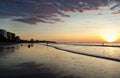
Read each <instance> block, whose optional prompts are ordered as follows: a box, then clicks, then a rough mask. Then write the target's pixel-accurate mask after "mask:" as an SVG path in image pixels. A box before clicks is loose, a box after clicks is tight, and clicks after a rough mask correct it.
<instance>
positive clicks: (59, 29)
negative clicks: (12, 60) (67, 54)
mask: <svg viewBox="0 0 120 78" xmlns="http://www.w3.org/2000/svg"><path fill="white" fill-rule="evenodd" d="M119 7H120V1H119V0H1V2H0V29H6V30H7V31H11V32H15V33H16V34H17V35H19V36H20V37H21V39H28V40H30V39H31V38H33V39H38V40H55V41H75V42H104V41H105V42H106V41H109V42H112V41H116V42H120V31H119V29H120V26H119V25H120V22H119V20H120V9H119Z"/></svg>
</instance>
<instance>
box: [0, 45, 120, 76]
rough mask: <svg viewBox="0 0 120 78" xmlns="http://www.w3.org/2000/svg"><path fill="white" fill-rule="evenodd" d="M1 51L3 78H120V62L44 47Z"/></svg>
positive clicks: (22, 46) (25, 47)
mask: <svg viewBox="0 0 120 78" xmlns="http://www.w3.org/2000/svg"><path fill="white" fill-rule="evenodd" d="M28 45H29V44H14V45H8V46H5V47H1V48H0V78H120V74H119V73H120V62H118V61H113V60H108V59H102V58H96V57H91V56H86V55H81V54H76V53H71V52H67V51H62V50H58V49H55V48H53V47H49V46H46V45H43V44H39V43H37V44H33V46H31V47H28Z"/></svg>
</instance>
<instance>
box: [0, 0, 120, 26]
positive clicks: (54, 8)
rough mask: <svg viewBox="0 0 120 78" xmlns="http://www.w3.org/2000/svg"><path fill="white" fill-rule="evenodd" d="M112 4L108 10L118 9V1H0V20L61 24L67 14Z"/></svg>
mask: <svg viewBox="0 0 120 78" xmlns="http://www.w3.org/2000/svg"><path fill="white" fill-rule="evenodd" d="M113 2H114V5H113V6H111V7H110V9H111V10H115V9H116V8H117V9H118V7H120V3H119V0H0V18H11V19H12V20H14V21H19V22H24V23H28V24H36V23H38V22H43V23H54V22H63V21H62V20H61V19H60V18H61V17H70V16H69V15H68V12H84V11H86V10H98V9H99V7H104V6H109V5H111V4H112V3H113Z"/></svg>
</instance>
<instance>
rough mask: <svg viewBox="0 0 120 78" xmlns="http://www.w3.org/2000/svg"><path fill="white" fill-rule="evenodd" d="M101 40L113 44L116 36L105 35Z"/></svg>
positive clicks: (111, 34) (112, 34)
mask: <svg viewBox="0 0 120 78" xmlns="http://www.w3.org/2000/svg"><path fill="white" fill-rule="evenodd" d="M103 38H104V40H105V41H107V42H114V41H116V40H117V35H116V34H114V33H106V34H104V36H103Z"/></svg>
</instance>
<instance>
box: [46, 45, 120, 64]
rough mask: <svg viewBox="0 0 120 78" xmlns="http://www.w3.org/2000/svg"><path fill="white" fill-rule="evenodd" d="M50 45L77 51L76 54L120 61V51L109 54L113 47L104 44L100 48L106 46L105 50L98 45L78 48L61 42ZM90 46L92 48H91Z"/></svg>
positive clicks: (71, 51)
mask: <svg viewBox="0 0 120 78" xmlns="http://www.w3.org/2000/svg"><path fill="white" fill-rule="evenodd" d="M48 46H49V47H53V48H55V49H58V50H63V51H66V52H70V53H75V54H80V55H85V56H90V57H96V58H101V59H106V60H112V61H117V62H120V58H119V56H120V53H119V52H111V53H113V55H112V54H111V56H110V55H109V51H108V49H111V47H110V48H106V47H103V46H102V47H100V48H101V50H103V48H104V50H103V51H99V50H100V49H99V48H98V46H96V47H94V46H77V48H76V46H72V45H60V44H49V45H48ZM78 47H79V48H78ZM83 47H84V48H86V51H82V49H83ZM74 48H75V49H74ZM89 48H91V50H90V49H89ZM94 48H97V50H95V49H94ZM113 48H114V47H113ZM94 50H95V51H94ZM117 50H120V49H119V48H117ZM114 51H115V50H114Z"/></svg>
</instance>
